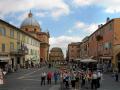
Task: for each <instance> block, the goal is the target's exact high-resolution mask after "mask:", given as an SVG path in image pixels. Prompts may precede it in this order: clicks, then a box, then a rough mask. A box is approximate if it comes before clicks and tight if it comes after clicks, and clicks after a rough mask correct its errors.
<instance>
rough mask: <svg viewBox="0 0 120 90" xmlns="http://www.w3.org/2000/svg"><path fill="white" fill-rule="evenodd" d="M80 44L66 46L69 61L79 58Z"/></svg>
mask: <svg viewBox="0 0 120 90" xmlns="http://www.w3.org/2000/svg"><path fill="white" fill-rule="evenodd" d="M80 44H81V43H80V42H74V43H70V44H68V51H67V59H68V60H69V61H71V60H75V59H78V58H80Z"/></svg>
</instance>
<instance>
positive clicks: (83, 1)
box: [73, 0, 96, 6]
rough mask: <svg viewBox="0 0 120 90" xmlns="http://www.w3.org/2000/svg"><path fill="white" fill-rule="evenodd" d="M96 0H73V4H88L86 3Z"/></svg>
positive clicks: (89, 3)
mask: <svg viewBox="0 0 120 90" xmlns="http://www.w3.org/2000/svg"><path fill="white" fill-rule="evenodd" d="M95 2H96V0H73V4H75V5H77V6H86V5H91V4H94V3H95Z"/></svg>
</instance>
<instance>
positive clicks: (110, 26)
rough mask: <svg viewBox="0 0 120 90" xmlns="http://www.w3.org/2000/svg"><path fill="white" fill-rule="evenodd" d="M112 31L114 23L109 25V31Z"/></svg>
mask: <svg viewBox="0 0 120 90" xmlns="http://www.w3.org/2000/svg"><path fill="white" fill-rule="evenodd" d="M111 30H112V23H110V24H109V31H111Z"/></svg>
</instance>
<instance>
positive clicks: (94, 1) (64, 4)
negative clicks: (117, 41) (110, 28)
mask: <svg viewBox="0 0 120 90" xmlns="http://www.w3.org/2000/svg"><path fill="white" fill-rule="evenodd" d="M30 10H31V11H32V13H33V16H34V18H35V19H36V20H37V21H38V22H39V24H40V27H41V28H42V31H43V32H46V31H47V30H48V31H49V32H50V49H51V48H52V47H60V48H62V50H63V52H64V54H65V52H66V50H67V45H68V44H69V43H71V42H80V41H81V40H82V39H83V38H85V37H86V36H89V35H90V34H92V33H93V32H94V31H95V30H97V28H98V25H99V24H104V23H105V22H106V18H107V17H109V18H110V19H113V18H119V17H120V0H0V19H3V20H5V21H7V22H9V23H11V24H13V25H15V26H17V27H20V25H21V23H22V21H23V20H24V19H25V18H27V15H28V13H29V11H30Z"/></svg>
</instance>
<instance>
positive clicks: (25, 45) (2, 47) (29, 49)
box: [0, 20, 40, 70]
mask: <svg viewBox="0 0 120 90" xmlns="http://www.w3.org/2000/svg"><path fill="white" fill-rule="evenodd" d="M39 47H40V40H38V39H37V38H35V37H33V36H32V35H30V34H28V33H26V32H25V31H22V30H21V29H19V28H17V27H15V26H13V25H11V24H9V23H7V22H5V21H3V20H0V67H2V68H4V69H5V66H6V65H8V67H9V68H11V69H12V70H15V69H17V68H18V67H19V66H24V65H25V61H28V60H29V61H30V60H31V61H33V62H35V63H39V61H40V51H39Z"/></svg>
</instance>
